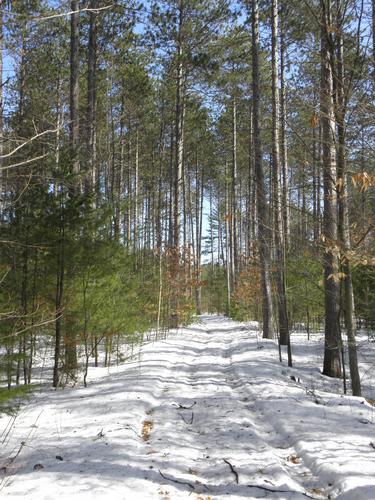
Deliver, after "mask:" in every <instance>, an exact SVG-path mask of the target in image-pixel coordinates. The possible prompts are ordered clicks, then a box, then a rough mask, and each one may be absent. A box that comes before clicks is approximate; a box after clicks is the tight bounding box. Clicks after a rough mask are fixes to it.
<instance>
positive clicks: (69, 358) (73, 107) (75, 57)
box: [60, 0, 81, 374]
mask: <svg viewBox="0 0 375 500" xmlns="http://www.w3.org/2000/svg"><path fill="white" fill-rule="evenodd" d="M70 8H71V10H72V14H71V15H70V154H71V168H72V173H73V174H74V176H76V177H78V176H79V173H80V160H79V117H78V99H79V78H78V77H79V75H78V69H79V26H78V15H79V14H78V12H76V11H78V9H79V2H78V0H71V2H70ZM80 190H81V182H80V181H78V183H77V179H74V185H73V186H72V187H71V190H70V191H71V195H72V196H74V195H75V194H77V193H79V192H80ZM63 262H64V261H63V260H62V263H63ZM61 265H63V264H61ZM61 274H62V275H63V274H64V270H62V273H61ZM60 308H61V304H60ZM65 364H66V369H67V372H68V373H69V374H71V373H72V372H73V371H74V370H75V369H76V368H77V346H76V335H75V332H73V331H71V332H69V334H67V335H66V336H65Z"/></svg>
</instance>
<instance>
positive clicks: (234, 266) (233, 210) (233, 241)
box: [229, 97, 238, 290]
mask: <svg viewBox="0 0 375 500" xmlns="http://www.w3.org/2000/svg"><path fill="white" fill-rule="evenodd" d="M231 177H232V179H231V207H230V215H231V219H230V222H231V224H230V240H229V241H230V252H231V259H230V262H231V270H230V272H231V282H232V290H234V289H235V284H236V278H237V276H236V275H237V270H238V262H237V260H238V255H237V254H238V250H237V102H236V98H235V97H233V100H232V172H231Z"/></svg>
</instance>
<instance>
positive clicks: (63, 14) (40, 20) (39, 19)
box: [32, 5, 114, 23]
mask: <svg viewBox="0 0 375 500" xmlns="http://www.w3.org/2000/svg"><path fill="white" fill-rule="evenodd" d="M112 7H114V5H107V6H105V7H97V8H95V9H92V8H89V7H84V8H83V9H78V10H71V11H69V12H61V13H60V14H51V15H50V16H45V17H35V18H34V19H32V21H35V22H37V23H40V22H43V21H48V20H50V19H56V18H58V17H66V16H71V15H72V14H80V13H82V12H94V13H95V14H97V13H98V12H100V11H102V10H108V9H111V8H112Z"/></svg>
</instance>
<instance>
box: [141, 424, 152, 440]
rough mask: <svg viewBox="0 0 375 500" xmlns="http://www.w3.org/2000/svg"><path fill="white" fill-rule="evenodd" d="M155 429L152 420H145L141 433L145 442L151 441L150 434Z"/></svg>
mask: <svg viewBox="0 0 375 500" xmlns="http://www.w3.org/2000/svg"><path fill="white" fill-rule="evenodd" d="M153 427H154V422H153V421H152V420H145V421H144V422H143V425H142V432H141V436H142V439H143V441H148V440H149V439H150V434H151V431H152V428H153Z"/></svg>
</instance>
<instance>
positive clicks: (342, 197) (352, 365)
mask: <svg viewBox="0 0 375 500" xmlns="http://www.w3.org/2000/svg"><path fill="white" fill-rule="evenodd" d="M337 17H338V26H339V29H338V33H337V36H336V44H337V57H336V58H337V65H336V66H337V70H336V72H337V79H336V94H337V99H336V103H337V107H336V121H337V136H338V141H337V142H338V149H337V171H338V180H339V183H338V203H339V234H340V239H341V245H342V249H343V256H342V271H343V273H344V275H345V276H344V278H343V286H344V317H345V327H346V335H347V339H348V352H349V370H350V379H351V385H352V393H353V395H354V396H361V380H360V377H359V372H358V359H357V343H356V338H355V336H356V319H355V306H354V293H353V282H352V272H351V264H350V261H349V258H348V254H349V252H350V250H351V244H350V223H349V206H348V185H347V165H346V127H345V114H346V98H345V72H344V45H343V38H342V36H341V28H342V27H343V19H342V6H341V1H340V0H337Z"/></svg>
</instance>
